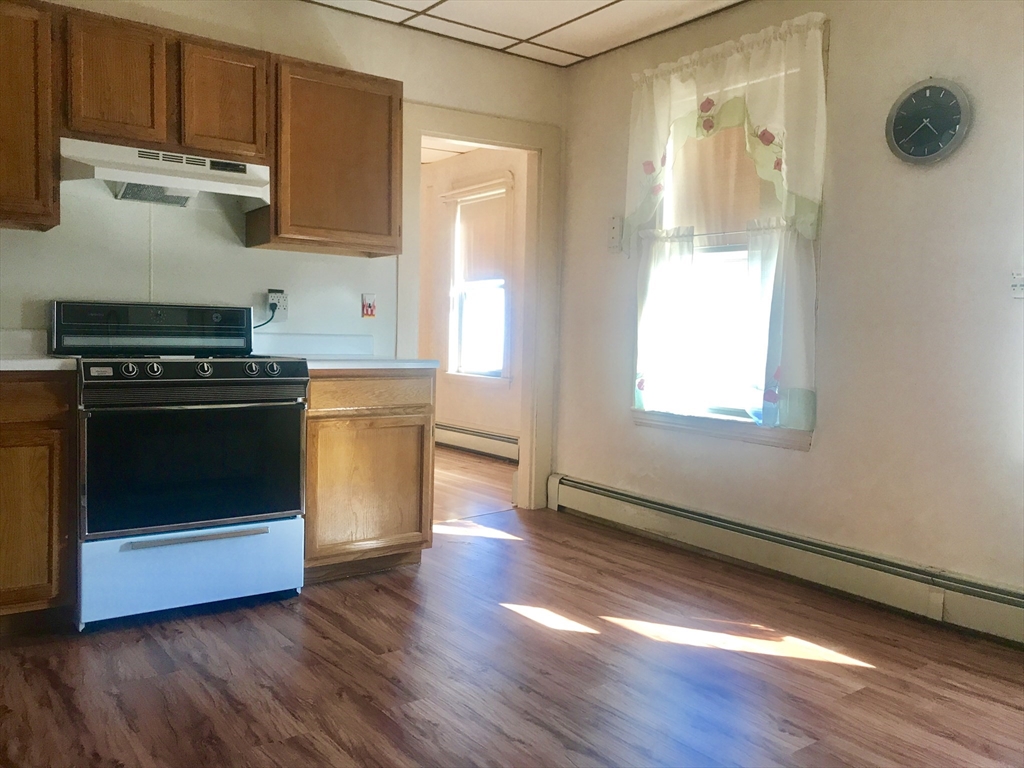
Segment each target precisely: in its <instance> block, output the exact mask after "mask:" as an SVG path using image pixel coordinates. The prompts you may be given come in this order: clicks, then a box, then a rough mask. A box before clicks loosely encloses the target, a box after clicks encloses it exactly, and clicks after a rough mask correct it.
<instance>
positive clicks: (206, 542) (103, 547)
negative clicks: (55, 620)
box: [79, 517, 304, 626]
mask: <svg viewBox="0 0 1024 768" xmlns="http://www.w3.org/2000/svg"><path fill="white" fill-rule="evenodd" d="M303 538H304V537H303V519H302V518H301V517H293V518H288V519H286V520H273V521H270V522H266V523H249V524H244V525H228V526H220V527H217V528H204V529H201V530H198V531H196V530H192V531H176V532H174V533H153V534H147V535H144V536H130V537H126V538H118V539H101V540H97V541H86V542H84V543H83V544H82V550H81V558H80V561H79V568H80V573H79V576H80V579H79V585H80V586H79V590H80V602H79V607H80V614H79V616H80V618H79V626H83V625H85V624H87V623H89V622H90V621H99V620H101V619H111V618H114V617H117V616H132V615H134V614H137V613H148V612H150V611H160V610H164V609H166V608H179V607H181V606H185V605H197V604H199V603H210V602H214V601H216V600H227V599H229V598H235V597H245V596H247V595H261V594H264V593H267V592H277V591H280V590H287V589H300V588H301V587H302V578H303Z"/></svg>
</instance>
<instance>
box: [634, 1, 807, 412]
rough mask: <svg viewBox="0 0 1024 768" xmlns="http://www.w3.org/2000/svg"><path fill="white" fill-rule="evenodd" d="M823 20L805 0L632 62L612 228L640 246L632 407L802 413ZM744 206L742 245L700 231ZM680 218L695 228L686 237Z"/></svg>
mask: <svg viewBox="0 0 1024 768" xmlns="http://www.w3.org/2000/svg"><path fill="white" fill-rule="evenodd" d="M825 26H826V19H825V16H824V15H823V14H820V13H810V14H806V15H804V16H801V17H799V18H796V19H792V20H790V21H787V22H785V23H783V24H782V25H780V26H779V27H772V28H769V29H765V30H762V31H761V32H760V33H758V34H755V35H747V36H744V37H743V38H741V39H740V40H739V41H738V42H730V43H726V44H723V45H720V46H717V47H715V48H710V49H708V50H705V51H700V52H698V53H695V54H693V55H691V56H687V57H685V58H683V59H680V60H679V61H677V62H675V63H672V64H665V65H662V66H661V67H658V68H657V69H654V70H648V71H646V72H644V73H642V74H641V75H635V76H634V79H635V90H634V96H633V114H632V125H631V130H630V146H629V160H628V176H627V192H626V205H627V207H626V213H627V215H626V223H625V227H624V239H625V244H626V246H627V248H628V249H629V250H630V252H632V253H634V254H637V255H639V256H640V257H641V264H640V271H639V275H638V281H639V282H638V299H639V317H638V332H637V370H636V386H635V390H634V399H635V406H636V407H637V408H639V409H643V410H649V411H664V412H668V413H676V414H694V415H698V414H700V415H730V416H736V415H737V414H738V415H739V416H743V414H744V412H745V413H747V414H749V416H750V417H751V418H752V419H753V420H754V421H755V422H757V423H758V424H761V425H763V426H767V427H790V428H795V429H804V430H810V429H813V427H814V422H815V406H816V402H815V392H814V320H815V296H816V275H815V241H816V238H817V233H818V226H819V217H820V209H821V191H822V184H823V177H824V156H825V129H826V123H825V76H824V61H823V42H824V32H825ZM705 142H706V143H705ZM691 145H699V146H700V149H699V150H697V151H695V150H694V148H693V146H691ZM713 145H714V146H713ZM718 145H721V146H718ZM733 145H735V146H733ZM705 150H706V151H705ZM712 150H714V151H712ZM734 150H735V151H734ZM739 153H745V155H746V158H749V161H748V160H746V159H742V158H740V157H739ZM747 162H751V163H752V166H753V170H752V171H750V173H751V174H753V172H755V171H756V177H755V176H753V175H751V178H749V179H748V178H747V173H748V171H747V170H746V167H745V165H744V164H745V163H747ZM757 179H759V180H760V181H759V182H757ZM741 182H742V183H741ZM772 192H774V194H772ZM697 198H699V199H697ZM719 209H721V210H719ZM659 214H661V217H660V218H659ZM744 214H747V216H757V217H758V219H757V220H755V221H753V222H751V223H750V225H749V227H748V231H747V237H746V238H743V237H742V235H741V236H740V238H739V240H743V239H745V240H746V244H745V247H743V246H741V245H739V243H738V242H737V239H736V238H733V237H731V235H732V234H733V233H732V232H731V231H730V232H726V233H724V234H723V233H719V232H717V231H715V232H711V231H709V230H708V229H707V227H708V226H709V225H710V224H711V223H712V222H717V223H721V224H722V225H723V227H726V228H727V229H728V230H732V229H734V225H733V222H736V224H735V226H736V227H737V228H742V225H741V224H740V223H739V222H740V221H743V220H744V218H743V217H744ZM776 216H777V218H764V217H776ZM697 219H700V220H699V221H698V220H697ZM655 222H658V223H659V224H662V223H663V225H664V226H668V227H678V228H676V229H672V230H669V231H658V230H654V229H652V227H653V226H655ZM694 224H695V225H698V226H699V227H702V230H699V231H698V232H697V235H696V236H697V237H698V238H700V237H701V236H708V237H706V239H702V240H700V241H699V242H698V245H699V247H697V248H696V249H695V248H694V228H693V227H692V226H689V225H694ZM680 225H682V226H680ZM726 225H728V226H726ZM709 246H710V247H709ZM716 259H717V261H715V260H716Z"/></svg>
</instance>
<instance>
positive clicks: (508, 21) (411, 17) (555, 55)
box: [307, 0, 743, 67]
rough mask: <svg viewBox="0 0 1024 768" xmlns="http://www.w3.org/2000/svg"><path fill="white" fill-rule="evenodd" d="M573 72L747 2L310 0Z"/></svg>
mask: <svg viewBox="0 0 1024 768" xmlns="http://www.w3.org/2000/svg"><path fill="white" fill-rule="evenodd" d="M307 1H308V2H312V3H315V4H317V5H324V6H328V7H331V8H336V9H338V10H340V11H346V12H348V13H355V14H358V15H360V16H368V17H370V18H374V19H378V20H380V21H386V22H390V23H392V24H396V25H398V26H402V27H409V28H411V29H418V30H421V31H423V32H430V33H432V34H436V35H441V36H442V37H448V38H453V39H455V40H461V41H463V42H467V43H472V44H474V45H479V46H482V47H484V48H490V49H491V50H496V51H501V52H504V53H508V54H512V55H514V56H520V57H524V58H527V59H533V60H534V61H540V62H544V63H546V64H554V65H555V66H558V67H568V66H571V65H573V64H577V63H579V62H581V61H585V60H587V59H589V58H591V57H593V56H597V55H599V54H602V53H607V52H608V51H610V50H612V49H614V48H619V47H621V46H623V45H626V44H628V43H632V42H635V41H636V40H641V39H643V38H645V37H650V36H651V35H655V34H657V33H659V32H664V31H665V30H666V29H671V28H672V27H677V26H679V25H680V24H685V23H687V22H690V21H693V20H694V19H697V18H700V17H701V16H706V15H708V14H709V13H714V12H715V11H718V10H721V9H722V8H725V7H727V6H730V5H735V4H736V3H739V2H743V0H307Z"/></svg>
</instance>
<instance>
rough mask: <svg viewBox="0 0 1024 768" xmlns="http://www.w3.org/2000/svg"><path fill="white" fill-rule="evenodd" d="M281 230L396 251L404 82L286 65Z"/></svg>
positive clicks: (282, 95)
mask: <svg viewBox="0 0 1024 768" xmlns="http://www.w3.org/2000/svg"><path fill="white" fill-rule="evenodd" d="M279 75H280V80H279V94H280V96H279V99H278V125H279V163H278V191H279V194H278V234H279V235H283V236H286V237H296V238H306V239H309V240H313V241H317V240H319V241H323V242H336V243H343V244H348V245H351V246H352V247H353V248H354V249H361V250H367V251H377V252H392V253H395V252H397V251H398V249H399V248H400V242H401V241H400V238H399V225H400V223H401V186H402V179H401V172H402V171H401V142H402V125H401V114H400V111H399V110H400V108H401V83H396V82H394V81H390V80H381V79H379V78H373V77H368V76H366V75H360V74H357V73H354V72H341V71H335V72H328V71H323V70H321V69H319V68H315V67H304V66H301V65H298V64H290V63H282V64H281V66H280V72H279Z"/></svg>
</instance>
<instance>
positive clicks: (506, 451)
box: [434, 424, 519, 461]
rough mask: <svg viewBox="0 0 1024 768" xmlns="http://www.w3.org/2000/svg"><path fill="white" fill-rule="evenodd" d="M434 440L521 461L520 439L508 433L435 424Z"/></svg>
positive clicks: (442, 443) (439, 443) (455, 446)
mask: <svg viewBox="0 0 1024 768" xmlns="http://www.w3.org/2000/svg"><path fill="white" fill-rule="evenodd" d="M434 442H436V443H437V444H438V445H450V446H452V447H453V448H462V449H464V450H467V451H475V452H476V453H483V454H487V455H488V456H497V457H498V458H501V459H511V460H512V461H519V440H518V439H517V438H515V437H510V436H508V435H499V434H496V433H493V432H484V431H482V430H478V429H467V428H466V427H456V426H454V425H452V424H435V425H434Z"/></svg>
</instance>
